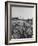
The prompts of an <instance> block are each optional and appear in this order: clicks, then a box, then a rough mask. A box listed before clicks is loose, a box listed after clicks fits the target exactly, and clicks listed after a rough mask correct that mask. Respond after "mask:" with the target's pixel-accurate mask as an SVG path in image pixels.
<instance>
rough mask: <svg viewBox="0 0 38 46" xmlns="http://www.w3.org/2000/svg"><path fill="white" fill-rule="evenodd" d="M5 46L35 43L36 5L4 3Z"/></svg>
mask: <svg viewBox="0 0 38 46" xmlns="http://www.w3.org/2000/svg"><path fill="white" fill-rule="evenodd" d="M6 4H8V5H6V6H5V7H7V8H6V14H5V15H6V35H5V38H6V39H5V40H6V43H7V44H14V43H32V42H36V41H37V39H36V32H37V31H36V21H37V20H36V16H37V13H36V12H37V4H36V3H25V2H24V3H23V2H6Z"/></svg>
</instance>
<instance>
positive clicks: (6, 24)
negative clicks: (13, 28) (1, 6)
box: [5, 1, 37, 45]
mask: <svg viewBox="0 0 38 46" xmlns="http://www.w3.org/2000/svg"><path fill="white" fill-rule="evenodd" d="M8 3H23V4H34V5H36V41H31V42H19V43H9V42H8V41H9V40H8ZM36 42H37V3H32V2H31V3H30V2H14V1H6V2H5V44H7V45H8V44H9V45H11V44H25V43H36Z"/></svg>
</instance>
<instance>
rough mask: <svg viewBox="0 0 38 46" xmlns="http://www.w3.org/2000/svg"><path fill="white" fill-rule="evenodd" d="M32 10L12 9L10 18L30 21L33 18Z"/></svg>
mask: <svg viewBox="0 0 38 46" xmlns="http://www.w3.org/2000/svg"><path fill="white" fill-rule="evenodd" d="M33 9H34V8H27V7H12V13H11V14H12V18H14V17H18V18H20V19H28V18H29V19H31V18H32V17H33Z"/></svg>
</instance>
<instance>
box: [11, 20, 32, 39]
mask: <svg viewBox="0 0 38 46" xmlns="http://www.w3.org/2000/svg"><path fill="white" fill-rule="evenodd" d="M32 21H33V20H32V19H27V20H21V19H12V20H11V35H12V38H15V39H20V38H32V35H33V22H32Z"/></svg>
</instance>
